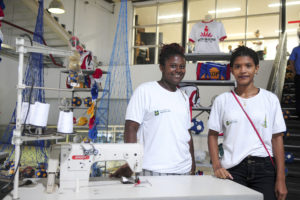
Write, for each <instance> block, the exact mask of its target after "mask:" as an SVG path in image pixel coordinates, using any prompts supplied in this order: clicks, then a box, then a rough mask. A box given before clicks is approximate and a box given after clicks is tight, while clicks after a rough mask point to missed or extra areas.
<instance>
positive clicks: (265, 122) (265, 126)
mask: <svg viewBox="0 0 300 200" xmlns="http://www.w3.org/2000/svg"><path fill="white" fill-rule="evenodd" d="M262 127H264V128H267V127H268V125H267V116H266V115H265V120H264V123H263V124H262Z"/></svg>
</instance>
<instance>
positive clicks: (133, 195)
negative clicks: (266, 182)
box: [4, 176, 263, 200]
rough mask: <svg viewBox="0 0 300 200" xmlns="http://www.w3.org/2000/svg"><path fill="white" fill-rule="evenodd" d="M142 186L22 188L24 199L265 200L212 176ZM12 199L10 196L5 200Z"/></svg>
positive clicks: (158, 179)
mask: <svg viewBox="0 0 300 200" xmlns="http://www.w3.org/2000/svg"><path fill="white" fill-rule="evenodd" d="M140 180H141V184H140V185H138V186H136V187H135V186H134V185H132V184H122V183H121V182H120V181H118V180H113V181H96V182H90V183H89V184H90V185H89V186H88V187H80V189H79V191H78V192H76V191H75V188H74V189H65V190H63V191H57V192H55V193H53V194H47V193H46V192H45V183H46V180H42V179H36V180H34V181H35V182H34V184H33V185H29V186H26V187H21V188H19V197H20V199H21V200H35V199H43V200H66V199H76V200H77V199H78V200H79V199H80V200H88V199H93V200H95V199H99V200H103V199H107V200H108V199H121V200H123V199H147V200H151V199H164V200H167V199H172V200H173V199H176V200H179V199H184V200H186V199H189V200H193V199H205V200H229V199H230V200H232V199H239V200H263V195H262V194H261V193H259V192H256V191H254V190H252V189H249V188H247V187H244V186H242V185H239V184H237V183H235V182H233V181H230V180H223V179H217V178H215V177H213V176H151V177H149V176H144V177H142V176H141V177H140ZM10 199H12V196H11V195H7V196H6V197H5V198H4V200H10Z"/></svg>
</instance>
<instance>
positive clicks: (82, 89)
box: [69, 88, 107, 92]
mask: <svg viewBox="0 0 300 200" xmlns="http://www.w3.org/2000/svg"><path fill="white" fill-rule="evenodd" d="M69 90H70V91H72V92H90V91H91V90H92V89H91V88H70V89H69ZM104 91H107V90H105V89H98V92H104Z"/></svg>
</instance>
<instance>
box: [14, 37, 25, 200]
mask: <svg viewBox="0 0 300 200" xmlns="http://www.w3.org/2000/svg"><path fill="white" fill-rule="evenodd" d="M17 40H19V42H20V44H22V45H21V46H19V49H18V51H19V67H18V86H17V89H18V92H17V118H16V129H15V130H14V132H13V141H12V142H13V143H14V145H15V169H17V170H16V171H15V177H14V191H13V199H18V198H19V197H18V196H19V194H18V188H19V167H18V165H19V158H20V145H21V142H22V141H21V138H20V137H21V129H22V126H21V123H22V122H21V109H22V107H21V105H22V90H23V89H22V84H23V82H22V81H23V65H24V44H25V40H24V38H21V39H20V38H17Z"/></svg>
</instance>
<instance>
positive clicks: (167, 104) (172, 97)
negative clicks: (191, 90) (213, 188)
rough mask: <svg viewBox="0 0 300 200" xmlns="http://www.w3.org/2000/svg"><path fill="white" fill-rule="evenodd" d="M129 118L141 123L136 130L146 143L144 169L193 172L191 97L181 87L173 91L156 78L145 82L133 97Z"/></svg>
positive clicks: (128, 113)
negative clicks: (159, 82) (190, 142)
mask: <svg viewBox="0 0 300 200" xmlns="http://www.w3.org/2000/svg"><path fill="white" fill-rule="evenodd" d="M126 120H132V121H135V122H137V123H139V124H140V127H139V129H138V133H137V134H138V141H139V142H141V143H142V144H143V145H144V158H143V169H147V170H151V171H154V172H159V173H178V174H181V173H187V172H190V170H191V165H192V159H191V154H190V151H189V148H190V146H189V144H188V142H189V141H190V139H191V137H190V134H189V132H188V129H189V128H190V127H191V118H190V110H189V99H188V97H187V96H186V95H185V94H184V93H183V92H182V91H180V90H179V89H177V90H176V91H175V92H170V91H168V90H166V89H164V88H163V87H161V86H160V85H159V84H158V82H156V81H153V82H147V83H143V84H142V85H140V86H139V87H138V88H137V89H136V90H135V91H134V93H133V95H132V97H131V99H130V102H129V104H128V107H127V112H126Z"/></svg>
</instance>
